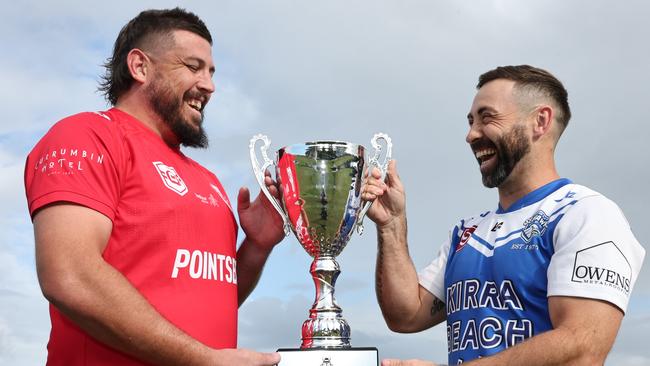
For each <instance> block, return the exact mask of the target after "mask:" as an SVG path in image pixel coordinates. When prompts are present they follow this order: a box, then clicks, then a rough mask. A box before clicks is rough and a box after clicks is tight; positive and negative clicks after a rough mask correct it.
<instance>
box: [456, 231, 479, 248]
mask: <svg viewBox="0 0 650 366" xmlns="http://www.w3.org/2000/svg"><path fill="white" fill-rule="evenodd" d="M477 227H478V226H476V225H472V226H471V227H468V228H466V229H465V230H463V233H462V234H461V236H460V241H459V242H458V245H456V251H457V252H458V251H460V250H461V249H463V248H464V247H465V244H467V241H468V240H469V238H471V237H472V233H473V232H474V230H476V228H477Z"/></svg>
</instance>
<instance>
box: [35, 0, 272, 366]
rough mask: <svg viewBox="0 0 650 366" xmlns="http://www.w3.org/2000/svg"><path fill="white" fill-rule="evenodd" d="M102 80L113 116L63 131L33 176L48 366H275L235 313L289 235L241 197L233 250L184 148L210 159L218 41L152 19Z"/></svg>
mask: <svg viewBox="0 0 650 366" xmlns="http://www.w3.org/2000/svg"><path fill="white" fill-rule="evenodd" d="M105 67H106V71H107V72H106V75H105V77H104V81H103V83H102V85H101V87H100V89H101V90H102V91H103V92H104V93H105V95H106V98H107V100H108V101H109V102H110V103H111V104H112V105H113V108H111V109H109V110H107V111H102V112H86V113H80V114H76V115H73V116H71V117H67V118H64V119H63V120H61V121H59V122H58V123H56V124H55V125H54V126H53V127H52V128H51V129H50V131H48V133H47V134H46V135H45V136H44V137H43V138H42V139H41V140H40V141H39V142H38V144H37V145H36V146H35V147H34V149H33V150H32V152H31V153H30V154H29V156H28V158H27V162H26V167H25V190H26V192H27V200H28V204H29V210H30V214H31V216H32V220H33V223H34V233H35V242H36V266H37V271H38V278H39V282H40V285H41V289H42V291H43V294H44V296H45V297H46V298H47V299H48V300H49V302H50V316H51V320H52V331H51V334H50V340H49V343H48V351H49V352H48V361H47V363H48V365H66V366H70V365H152V364H156V365H273V364H276V363H277V362H278V361H279V359H280V357H279V355H278V354H262V353H257V352H254V351H249V350H244V349H236V347H237V309H238V306H239V305H241V303H243V301H244V300H245V299H246V297H247V296H248V294H249V293H250V292H251V291H252V290H253V288H254V287H255V284H256V282H257V280H258V278H259V275H260V273H261V270H262V267H263V265H264V263H265V262H266V259H267V258H268V256H269V254H270V252H271V250H272V249H273V247H274V246H275V245H276V244H277V243H278V242H279V241H280V240H281V239H282V238H283V237H284V234H283V230H282V222H281V220H280V218H279V217H278V216H277V214H275V213H274V210H273V207H272V206H271V205H270V203H269V202H268V201H267V199H266V198H265V197H264V195H259V196H258V198H257V199H255V200H254V201H253V202H251V201H250V193H249V192H248V190H247V189H246V188H241V189H240V191H239V196H238V199H237V203H238V207H237V211H238V215H239V222H240V224H241V226H242V229H243V231H244V233H245V234H246V237H245V238H244V240H243V242H242V243H241V246H240V247H239V250H236V244H237V231H238V225H237V221H236V220H235V217H234V213H233V211H232V209H231V206H230V202H229V199H228V197H227V196H226V194H225V191H224V189H223V187H222V185H221V183H220V182H219V180H218V179H217V177H216V176H215V175H214V174H212V173H211V172H209V171H208V170H207V169H205V168H204V167H202V166H200V165H199V164H198V163H196V162H195V161H193V160H192V159H190V158H189V157H187V156H186V155H185V154H184V153H183V152H182V151H181V149H180V147H181V145H184V146H191V147H206V146H207V138H206V135H205V132H204V130H203V125H202V124H203V111H204V108H205V105H206V104H207V103H208V101H209V99H210V96H211V95H212V93H213V92H214V90H215V86H214V83H213V81H212V75H213V73H214V69H215V66H214V63H213V60H212V38H211V35H210V32H209V31H208V29H207V27H206V26H205V24H204V23H203V21H202V20H201V19H199V18H198V17H197V16H196V15H195V14H193V13H190V12H187V11H185V10H183V9H179V8H175V9H171V10H147V11H143V12H142V13H140V14H139V15H138V16H137V17H135V18H134V19H132V20H131V21H130V22H129V23H128V24H127V25H126V26H124V28H122V30H121V32H120V34H119V36H118V38H117V40H116V42H115V47H114V52H113V55H112V57H111V58H109V60H108V62H107V63H106V65H105ZM266 183H267V185H268V186H269V190H270V191H271V192H272V194H277V189H276V187H275V183H274V182H273V181H272V179H271V178H270V177H267V179H266Z"/></svg>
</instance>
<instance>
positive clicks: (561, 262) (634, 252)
mask: <svg viewBox="0 0 650 366" xmlns="http://www.w3.org/2000/svg"><path fill="white" fill-rule="evenodd" d="M554 248H555V253H554V254H553V256H552V258H551V262H550V264H549V267H548V272H547V276H548V293H547V294H548V296H576V297H585V298H591V299H599V300H604V301H607V302H610V303H612V304H614V305H616V306H617V307H618V308H620V309H621V310H622V311H623V312H625V310H626V309H627V304H628V301H629V298H630V294H631V292H632V288H633V287H634V283H635V281H636V279H637V276H638V274H639V271H640V270H641V265H642V263H643V258H644V256H645V250H644V249H643V247H642V246H641V244H639V242H638V241H637V240H636V238H635V237H634V234H633V233H632V230H631V229H630V225H629V223H628V222H627V220H626V218H625V216H624V215H623V213H622V212H621V210H620V209H619V207H618V206H617V205H616V204H615V203H614V202H612V201H611V200H609V199H607V198H605V197H603V196H601V195H594V196H589V197H585V198H583V199H581V200H579V201H578V202H576V203H575V205H574V206H573V207H572V208H570V209H569V210H568V211H567V212H566V213H565V214H564V216H563V217H562V218H561V221H560V222H559V223H558V225H557V227H556V230H555V233H554Z"/></svg>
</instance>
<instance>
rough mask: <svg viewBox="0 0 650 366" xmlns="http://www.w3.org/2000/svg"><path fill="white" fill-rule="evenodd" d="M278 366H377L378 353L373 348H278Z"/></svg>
mask: <svg viewBox="0 0 650 366" xmlns="http://www.w3.org/2000/svg"><path fill="white" fill-rule="evenodd" d="M278 352H279V353H280V356H281V357H282V359H281V360H280V363H279V364H278V366H377V365H379V351H377V348H375V347H352V348H345V349H322V348H318V349H316V348H310V349H300V348H280V349H278Z"/></svg>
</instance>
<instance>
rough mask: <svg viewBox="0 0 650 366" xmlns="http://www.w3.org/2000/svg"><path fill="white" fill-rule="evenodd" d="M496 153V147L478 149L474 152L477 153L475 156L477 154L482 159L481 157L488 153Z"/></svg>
mask: <svg viewBox="0 0 650 366" xmlns="http://www.w3.org/2000/svg"><path fill="white" fill-rule="evenodd" d="M496 153H497V152H496V150H494V149H485V150H480V151H477V152H476V153H474V154H475V156H476V158H477V159H480V158H482V157H484V156H486V155H492V154H496Z"/></svg>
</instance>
